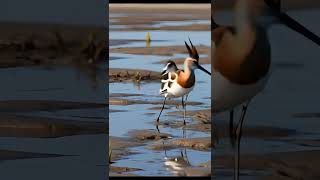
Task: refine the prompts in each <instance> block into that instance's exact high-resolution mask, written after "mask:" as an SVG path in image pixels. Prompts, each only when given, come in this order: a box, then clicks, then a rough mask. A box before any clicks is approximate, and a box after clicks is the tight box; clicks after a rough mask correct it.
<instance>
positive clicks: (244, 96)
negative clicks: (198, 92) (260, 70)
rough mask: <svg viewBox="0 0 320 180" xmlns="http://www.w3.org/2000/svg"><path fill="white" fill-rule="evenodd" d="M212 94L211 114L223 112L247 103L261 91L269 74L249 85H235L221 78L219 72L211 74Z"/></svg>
mask: <svg viewBox="0 0 320 180" xmlns="http://www.w3.org/2000/svg"><path fill="white" fill-rule="evenodd" d="M213 74H214V75H213V77H212V78H213V79H212V94H213V97H212V99H213V105H212V109H213V112H216V113H218V112H223V111H227V110H231V109H232V108H234V107H236V106H238V105H240V104H242V103H244V102H246V101H248V100H249V99H251V98H253V97H254V96H255V95H257V94H258V93H259V92H260V91H262V90H263V88H264V86H265V84H266V82H267V80H268V78H269V76H270V73H268V74H267V75H266V76H265V77H263V78H262V79H260V80H259V81H258V82H256V83H254V84H249V85H240V84H235V83H232V82H231V81H229V80H228V79H226V78H225V77H223V76H222V75H221V74H220V73H219V72H214V73H213Z"/></svg>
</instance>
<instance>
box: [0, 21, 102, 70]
mask: <svg viewBox="0 0 320 180" xmlns="http://www.w3.org/2000/svg"><path fill="white" fill-rule="evenodd" d="M0 27H1V28H0V29H1V30H0V58H1V59H2V61H1V62H0V67H1V68H8V67H19V66H31V65H41V64H46V65H48V64H62V65H70V64H71V65H72V64H73V65H74V64H86V65H88V64H95V63H97V62H103V61H104V58H105V57H106V51H104V47H105V46H106V44H105V40H104V38H105V35H104V29H103V28H99V27H86V26H64V25H50V24H48V25H47V24H23V23H4V22H1V23H0ZM35 29H37V31H36V32H35V31H34V30H35ZM93 61H94V62H93Z"/></svg>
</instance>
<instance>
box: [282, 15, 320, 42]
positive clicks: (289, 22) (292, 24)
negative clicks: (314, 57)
mask: <svg viewBox="0 0 320 180" xmlns="http://www.w3.org/2000/svg"><path fill="white" fill-rule="evenodd" d="M277 17H278V18H279V19H280V21H281V22H282V23H284V24H285V25H286V26H288V27H289V28H291V29H292V30H294V31H296V32H298V33H300V34H302V35H304V36H305V37H307V38H308V39H310V40H311V41H313V42H314V43H316V44H318V45H319V46H320V37H319V36H317V35H316V34H314V33H313V32H311V31H310V30H309V29H307V28H306V27H304V26H303V25H301V24H300V23H299V22H297V21H296V20H294V19H293V18H291V17H290V16H288V15H287V14H286V13H283V12H278V14H277Z"/></svg>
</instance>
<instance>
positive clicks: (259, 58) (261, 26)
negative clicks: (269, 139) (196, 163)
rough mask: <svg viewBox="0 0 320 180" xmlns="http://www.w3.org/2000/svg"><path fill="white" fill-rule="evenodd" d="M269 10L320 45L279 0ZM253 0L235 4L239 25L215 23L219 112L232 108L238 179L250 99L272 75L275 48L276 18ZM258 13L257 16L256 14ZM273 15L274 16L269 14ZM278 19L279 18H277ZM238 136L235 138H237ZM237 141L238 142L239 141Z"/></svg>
mask: <svg viewBox="0 0 320 180" xmlns="http://www.w3.org/2000/svg"><path fill="white" fill-rule="evenodd" d="M265 2H266V4H265V6H264V7H265V9H263V10H267V12H268V13H269V14H270V15H272V16H273V17H276V18H277V20H280V21H281V22H282V23H284V24H285V25H286V26H288V27H289V28H291V29H293V30H295V31H297V32H299V33H301V34H303V35H304V36H305V37H307V38H309V39H310V40H312V41H313V42H315V43H317V44H319V42H320V39H319V37H317V36H316V35H315V34H313V33H312V32H311V31H309V30H307V29H306V28H305V27H303V26H302V25H300V24H299V23H298V22H296V21H295V20H293V19H292V18H291V17H289V16H288V15H287V14H285V13H284V12H281V10H280V9H281V8H280V1H279V0H265ZM252 4H254V3H253V1H250V0H238V1H237V2H236V4H235V14H236V15H235V26H234V27H230V26H220V25H218V24H216V23H215V22H214V21H213V22H212V31H213V32H212V33H213V41H214V43H212V48H213V49H212V52H213V57H212V59H213V73H214V74H215V76H214V77H213V78H212V88H213V89H212V94H213V97H212V99H213V106H212V110H213V112H215V113H219V112H224V111H229V113H230V119H229V120H230V127H229V129H230V130H229V133H230V136H231V143H232V145H233V146H234V143H236V145H237V146H236V150H235V175H234V177H235V179H238V178H239V162H240V158H239V155H240V139H241V134H242V125H243V121H244V118H245V115H246V111H247V107H248V105H249V103H250V100H251V99H252V98H253V97H254V96H256V95H257V94H258V93H259V92H261V91H262V90H263V89H264V87H265V85H266V83H267V80H268V78H269V75H270V63H271V48H270V42H269V39H268V35H267V27H268V26H269V25H271V24H270V23H274V22H275V21H265V20H268V18H263V17H261V16H255V15H254V10H256V9H254V7H252ZM253 16H254V17H253ZM269 18H270V17H269ZM273 20H276V19H273ZM239 105H242V113H241V116H240V120H239V122H238V124H237V126H236V128H235V130H234V128H233V118H234V108H236V107H237V106H239ZM234 138H235V139H234ZM235 141H236V142H235Z"/></svg>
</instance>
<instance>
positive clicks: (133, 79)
mask: <svg viewBox="0 0 320 180" xmlns="http://www.w3.org/2000/svg"><path fill="white" fill-rule="evenodd" d="M109 10H110V13H109V19H110V23H109V27H110V31H112V32H115V33H117V32H120V33H121V32H124V31H128V34H130V32H140V31H148V32H150V33H151V34H152V32H153V31H154V32H155V31H156V32H168V33H170V32H171V31H176V32H179V31H181V32H188V31H190V32H191V31H192V32H195V33H196V34H197V33H200V32H201V33H203V32H208V31H210V24H209V23H208V22H210V11H211V10H210V4H205V5H199V6H198V5H190V4H187V5H186V4H184V5H182V6H181V5H172V6H171V5H170V7H169V6H167V5H166V6H163V5H161V4H157V5H144V4H139V5H134V4H133V5H126V4H110V5H109ZM191 10H192V11H197V13H193V14H192V16H191V15H190V11H191ZM161 23H164V24H161ZM166 23H167V24H166ZM180 23H181V24H180ZM203 23H205V24H203ZM205 34H206V33H203V34H200V35H202V36H203V35H205ZM159 37H160V35H159ZM159 37H158V36H157V37H156V38H154V36H153V35H152V37H151V43H150V44H146V45H147V47H143V46H144V41H145V40H144V39H141V37H140V36H132V37H131V36H129V39H116V38H114V37H113V38H112V37H111V38H110V40H109V41H110V44H112V45H113V46H117V47H110V48H109V50H110V53H114V54H115V56H114V59H112V62H115V61H121V60H122V59H123V58H122V57H121V55H122V54H123V55H126V58H125V59H130V55H133V56H134V55H137V56H141V55H142V56H148V55H152V56H153V57H161V56H175V55H178V54H183V55H184V54H188V52H187V49H186V47H185V46H184V44H183V40H182V41H181V42H182V44H180V43H179V44H178V45H176V44H173V45H171V44H170V43H169V45H157V44H158V43H159V44H166V43H168V41H170V40H166V38H165V37H164V38H163V39H161V38H159ZM186 37H187V36H186ZM119 38H122V37H119ZM157 38H158V39H157ZM154 39H156V40H154ZM200 42H201V41H200ZM134 43H137V44H142V46H140V45H139V46H135V47H132V46H131V47H130V46H127V45H132V44H134ZM197 50H198V52H199V54H201V58H200V59H201V60H200V62H201V63H203V64H209V63H210V60H209V59H210V58H209V57H210V52H211V49H210V47H208V46H207V45H203V44H200V45H198V44H197ZM111 57H112V56H111ZM202 57H203V58H202ZM121 58H122V59H121ZM171 59H172V58H171ZM130 60H131V59H130ZM138 60H139V59H137V61H138ZM167 60H168V59H165V58H163V59H159V61H158V62H146V65H142V66H140V67H139V68H136V69H134V68H132V69H130V65H128V66H129V68H128V66H126V67H123V68H114V67H112V66H110V68H109V83H110V84H112V83H114V84H116V85H111V86H117V85H120V86H121V85H127V84H129V83H133V84H138V85H139V87H141V89H143V88H145V86H147V85H151V86H152V85H155V83H157V84H158V83H159V81H160V76H161V72H160V70H161V69H160V68H159V71H151V70H148V64H165V63H166V61H167ZM172 60H174V61H176V62H177V64H179V65H181V64H182V62H183V60H184V58H174V59H172ZM123 63H126V62H123ZM128 63H132V62H129V61H128ZM152 70H153V69H152ZM109 87H110V85H109ZM127 88H128V87H127ZM129 88H130V87H129ZM157 88H158V87H157ZM149 91H150V92H152V95H151V94H143V93H141V92H144V91H137V93H130V92H131V91H121V93H117V91H114V92H112V93H110V94H109V105H111V106H114V109H121V110H123V109H128V111H126V113H133V114H135V113H137V112H138V111H136V110H131V108H132V107H137V108H139V106H140V107H143V108H145V113H143V112H141V111H140V112H139V113H141V114H142V115H141V116H140V115H139V116H137V117H134V115H132V116H131V117H128V119H130V118H136V119H137V118H141V117H142V118H143V119H150V121H147V122H143V123H146V124H147V125H144V124H141V125H140V127H138V128H131V129H130V128H126V129H128V131H127V132H125V133H124V134H122V136H124V137H125V138H123V137H113V136H112V134H111V135H110V137H111V139H112V141H113V142H112V143H111V144H110V148H111V149H112V152H113V151H115V155H114V156H112V155H111V160H113V159H115V156H117V158H116V160H115V162H114V163H111V168H110V171H109V175H110V176H132V175H141V174H146V173H147V174H150V173H153V175H156V173H157V174H158V175H160V176H161V175H166V176H172V175H174V176H209V175H210V174H211V169H210V167H209V166H204V165H203V164H205V163H207V162H208V160H210V158H207V159H205V158H204V157H207V154H209V153H210V150H211V141H210V140H211V137H210V134H209V132H210V131H211V124H210V122H207V124H205V123H203V122H201V121H197V120H194V119H193V117H192V118H191V116H189V114H188V118H190V119H189V121H188V124H187V125H186V131H193V133H199V134H201V133H203V129H206V131H205V132H206V134H205V135H202V136H205V137H197V135H191V136H190V137H188V138H187V139H184V138H181V137H180V136H177V133H179V134H180V131H181V128H182V127H183V121H182V120H180V114H175V115H170V114H169V113H168V112H164V114H163V116H166V117H169V120H167V119H166V120H165V119H162V120H160V122H156V121H155V118H154V117H153V116H154V114H155V112H157V113H158V111H159V110H160V109H161V105H162V103H163V99H162V98H160V99H159V97H158V94H156V95H153V89H152V90H149ZM124 92H125V93H124ZM155 92H156V93H157V92H158V90H155ZM149 98H150V99H149ZM151 98H152V99H151ZM180 104H181V99H174V100H167V101H166V105H167V107H165V109H172V107H176V109H181V106H180ZM187 106H189V107H198V108H203V107H207V105H206V103H203V102H201V101H200V100H197V101H193V100H192V99H190V100H188V101H187ZM201 106H202V107H201ZM169 107H171V108H169ZM129 109H130V110H129ZM120 113H121V112H120ZM114 114H117V113H114ZM117 116H119V113H118V114H117V115H115V117H117ZM115 120H117V119H115ZM115 120H114V121H115ZM132 120H133V119H132ZM141 120H142V119H141ZM110 122H111V123H112V119H111V120H110ZM150 125H151V126H152V127H155V126H159V131H160V132H158V131H157V130H156V128H154V129H150V128H149V126H150ZM145 127H148V128H145ZM111 128H112V127H111ZM168 130H169V131H171V132H172V133H170V132H167V131H168ZM124 140H125V141H126V143H125V144H126V145H125V147H123V148H119V147H118V145H117V143H115V142H118V143H121V142H123V141H124ZM137 142H139V143H141V144H139V143H138V144H136V143H137ZM130 143H132V146H131V145H128V144H130ZM137 149H138V150H137ZM182 149H185V150H186V152H185V153H186V154H187V151H188V152H189V153H191V154H192V155H193V156H197V155H198V154H200V155H198V156H202V158H203V159H202V160H199V161H201V162H200V163H199V162H198V161H197V163H196V164H190V163H189V162H188V160H186V158H187V157H185V158H184V157H181V156H180V153H178V155H177V156H176V155H174V156H171V155H168V156H165V157H162V156H161V154H159V153H162V152H163V151H170V152H168V154H172V153H173V154H175V152H179V151H180V150H182ZM135 152H139V153H143V154H146V155H145V156H146V157H148V156H150V155H151V156H154V157H151V158H148V159H146V162H145V160H140V159H144V158H143V157H140V158H138V159H135V156H136V155H135V154H134V153H135ZM165 153H166V152H165ZM159 155H160V156H159ZM156 156H159V157H156ZM186 156H187V155H186ZM131 159H132V160H133V161H137V162H136V163H133V164H130V162H131V161H130V160H131ZM178 159H179V160H178ZM126 160H127V161H126ZM123 162H129V165H128V166H126V167H124V166H122V165H123V164H126V163H123ZM160 162H161V164H160ZM140 163H141V164H140ZM146 163H147V164H149V165H148V166H145V165H144V164H146ZM139 165H140V166H139ZM141 166H142V167H143V168H142V167H141ZM152 166H157V167H154V168H155V169H153V168H152ZM176 168H178V169H182V170H181V171H180V170H179V171H176V170H175V169H176ZM150 170H151V171H150ZM144 171H146V172H144ZM149 171H150V172H149ZM157 171H159V172H157Z"/></svg>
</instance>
